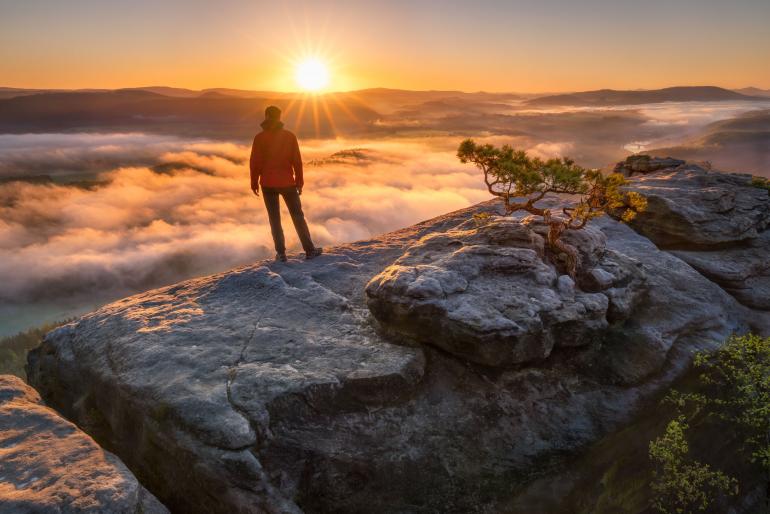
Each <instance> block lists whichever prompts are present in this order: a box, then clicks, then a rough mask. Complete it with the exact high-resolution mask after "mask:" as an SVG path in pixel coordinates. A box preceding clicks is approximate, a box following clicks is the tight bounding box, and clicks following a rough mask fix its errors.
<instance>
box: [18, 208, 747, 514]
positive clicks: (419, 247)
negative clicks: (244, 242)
mask: <svg viewBox="0 0 770 514" xmlns="http://www.w3.org/2000/svg"><path fill="white" fill-rule="evenodd" d="M559 202H561V200H559V199H558V198H552V199H548V200H547V201H545V202H544V203H543V204H544V205H546V204H547V205H552V207H554V208H556V207H557V206H558V205H559V204H560V203H559ZM497 209H499V206H498V204H496V203H486V204H481V205H479V206H475V207H473V208H469V209H466V210H463V211H458V212H455V213H450V214H447V215H445V216H441V217H439V218H436V219H433V220H429V221H426V222H424V223H420V224H418V225H415V226H413V227H408V228H406V229H403V230H400V231H397V232H393V233H390V234H385V235H382V236H378V237H375V238H373V239H370V240H367V241H360V242H357V243H352V244H348V245H342V246H338V247H335V248H329V249H328V253H325V254H324V255H323V256H321V257H319V258H318V259H314V260H312V261H309V262H304V261H299V260H297V259H290V260H289V262H288V263H285V264H284V263H276V262H260V263H255V264H253V265H250V266H246V267H243V268H240V269H236V270H233V271H229V272H226V273H222V274H219V275H214V276H210V277H204V278H198V279H194V280H190V281H187V282H183V283H180V284H176V285H173V286H169V287H166V288H162V289H158V290H155V291H150V292H147V293H144V294H141V295H138V296H134V297H131V298H127V299H125V300H121V301H119V302H116V303H113V304H111V305H107V306H105V307H103V308H101V309H99V310H98V311H96V312H94V313H91V314H88V315H86V316H84V317H82V318H80V319H79V320H76V321H74V322H73V323H71V324H69V325H66V326H64V327H61V328H59V329H57V330H55V331H53V332H51V333H49V334H48V335H47V336H46V338H45V340H44V342H43V344H42V345H41V346H40V347H39V348H38V349H36V350H35V351H33V352H32V353H31V354H30V357H29V369H28V372H29V377H30V380H31V382H32V383H33V384H34V385H35V387H37V388H38V390H39V391H40V392H41V394H42V395H43V397H44V398H45V399H46V401H47V402H49V403H50V404H51V405H52V406H54V407H56V408H57V409H59V410H60V411H61V412H63V413H65V414H66V415H67V416H68V417H70V418H71V419H73V420H75V421H76V422H77V423H78V424H79V425H80V426H81V427H83V428H84V429H85V430H87V431H88V433H89V434H91V435H93V437H94V438H95V439H96V440H98V441H99V442H100V443H102V444H103V445H104V446H105V447H106V448H107V449H109V450H111V451H114V452H115V453H116V454H118V455H120V456H121V457H122V458H123V459H124V461H125V462H126V463H127V464H128V465H129V466H131V468H132V469H134V470H135V471H136V472H137V473H139V474H140V476H141V477H142V480H143V483H144V484H145V486H146V487H148V488H149V489H150V490H151V491H152V492H153V493H154V494H155V495H156V496H157V497H158V498H160V499H161V500H162V501H163V502H164V503H165V504H166V505H168V506H169V508H171V509H172V510H174V511H178V512H192V513H196V512H206V513H218V512H223V513H224V512H227V513H229V512H300V511H304V512H339V513H345V512H373V513H376V512H470V511H474V510H475V511H484V510H486V511H489V512H497V511H500V508H499V507H500V506H499V500H500V498H501V497H502V496H505V495H507V494H508V493H509V492H510V491H511V490H512V489H514V488H516V487H518V486H519V485H521V484H523V483H527V482H528V481H529V480H531V479H532V477H533V476H535V475H537V474H538V473H540V472H542V471H543V469H545V466H546V465H552V464H553V463H554V462H555V461H558V459H561V458H566V457H568V456H570V455H573V454H574V453H575V452H576V451H578V450H579V449H581V448H584V447H585V446H586V445H589V444H591V443H592V442H594V441H596V440H597V439H598V438H600V437H601V436H602V435H603V434H606V433H607V432H608V431H611V430H613V429H614V428H616V427H619V426H621V425H622V424H623V423H625V422H626V421H627V420H628V419H629V418H630V417H631V416H632V415H633V413H634V412H636V411H637V409H638V408H639V407H640V405H642V404H643V403H644V402H645V401H646V400H648V399H651V398H654V397H655V396H656V395H657V394H659V393H660V391H661V390H662V389H663V388H665V387H666V386H667V385H668V384H670V383H671V381H672V380H674V379H675V378H676V377H677V376H679V375H680V374H681V373H682V372H683V370H684V369H686V368H687V366H688V365H689V363H690V360H691V358H692V351H693V350H696V349H703V348H714V347H716V346H717V345H718V344H720V343H721V341H723V340H724V339H725V338H726V337H727V336H728V335H729V334H731V333H733V332H735V331H742V330H745V324H744V322H743V318H742V316H743V311H742V310H741V307H740V306H739V305H738V304H737V303H736V302H735V300H734V299H733V298H732V297H730V296H729V295H727V294H726V293H725V292H724V291H723V290H722V289H720V288H719V287H718V286H717V285H715V284H713V283H712V282H710V281H709V280H707V279H706V278H705V277H703V276H702V275H701V274H699V273H698V272H696V271H695V270H693V269H692V268H691V267H690V266H688V265H687V264H686V263H684V262H683V261H682V260H681V259H679V258H677V257H675V256H673V255H671V254H669V253H666V252H663V251H661V250H659V249H658V248H657V247H656V246H655V245H654V244H652V243H651V242H650V241H649V240H648V239H646V238H645V237H643V236H641V235H639V234H637V233H635V232H634V231H633V230H631V229H630V228H629V227H628V226H626V225H622V224H620V223H618V222H617V221H615V220H612V219H610V218H602V219H598V220H595V221H593V222H592V223H591V225H590V226H589V229H588V230H583V231H578V232H580V233H579V234H578V233H576V234H575V237H581V238H587V241H588V243H586V244H587V247H586V249H584V252H583V254H582V255H581V266H582V267H581V272H580V273H579V276H578V277H577V281H576V282H575V281H572V280H571V279H569V277H564V276H560V275H559V274H557V272H556V271H555V269H556V268H555V267H554V266H552V265H550V264H547V263H545V262H544V261H543V260H542V258H541V257H540V255H539V252H540V251H541V248H542V241H541V237H539V235H538V233H537V226H536V224H533V223H528V224H527V225H528V226H524V227H522V226H521V225H522V224H521V223H518V222H517V221H516V220H510V219H494V220H492V222H491V223H489V224H487V225H483V226H478V227H477V226H476V225H475V222H474V221H473V218H472V216H473V214H476V213H480V212H486V213H490V212H495V211H496V210H497ZM591 227H593V228H591ZM570 237H572V236H570ZM574 242H577V240H575V241H574ZM420 259H424V262H422V263H421V262H420ZM399 260H400V264H398V265H396V264H395V263H396V262H398V261H399ZM400 267H403V268H405V269H404V270H401V269H400ZM388 269H390V272H388V273H389V274H390V275H393V277H392V278H393V282H394V284H393V285H392V287H394V288H395V287H398V288H400V289H399V290H403V291H404V294H407V292H408V295H409V296H408V298H409V302H411V303H410V304H409V305H416V304H417V303H418V302H419V301H432V302H433V303H434V304H435V305H436V306H437V308H438V307H440V308H443V309H445V310H446V312H443V311H441V312H439V313H438V314H439V315H440V316H443V317H444V318H445V320H446V321H445V322H446V323H447V325H446V326H445V327H442V328H441V329H440V330H441V331H439V329H435V330H434V333H433V334H432V338H431V339H430V340H428V339H427V338H426V339H422V340H421V341H418V342H417V343H415V341H413V340H412V338H411V337H404V333H402V332H400V329H399V328H398V327H397V326H395V325H394V326H389V325H388V323H387V322H385V323H380V322H376V323H375V320H374V318H373V317H372V316H371V314H370V311H369V309H368V307H367V296H366V294H365V293H364V290H365V288H366V286H367V284H368V283H369V282H370V281H371V280H372V278H373V277H375V276H378V275H380V274H382V273H383V272H385V271H386V270H388ZM409 269H411V270H412V271H408V270H409ZM410 273H414V275H409V274H410ZM624 274H625V275H624ZM390 275H388V274H386V275H383V276H382V277H381V278H382V280H380V282H381V283H382V284H385V283H389V280H390V279H388V278H387V277H388V276H390ZM409 276H412V277H413V278H412V279H409V278H403V277H409ZM399 277H402V278H400V279H399ZM420 277H423V278H422V279H420ZM495 277H496V278H498V279H499V280H495ZM560 277H561V278H560ZM622 277H625V278H622ZM642 278H644V279H643V280H642ZM496 282H502V283H503V285H499V284H497V283H496ZM372 287H374V286H372ZM387 287H391V286H390V285H389V286H387ZM500 287H502V289H499V288H500ZM439 290H440V293H439ZM517 292H521V293H522V294H524V293H526V294H533V295H536V299H535V300H533V301H531V305H530V308H531V309H532V310H533V312H534V311H535V310H536V309H537V310H538V312H542V313H543V318H540V317H539V316H537V315H531V316H530V315H529V314H528V313H527V312H526V305H524V303H526V302H522V303H518V304H517V303H515V302H514V301H513V300H511V299H510V298H507V297H506V298H494V295H503V294H506V295H507V294H511V293H517ZM444 294H446V296H447V298H442V295H444ZM462 295H468V296H467V297H466V300H463V298H462ZM375 296H376V295H375ZM388 297H389V298H394V296H393V295H390V296H388ZM394 301H395V298H394ZM452 302H455V303H452ZM482 304H483V305H482ZM463 305H464V307H463ZM455 306H456V308H455ZM396 307H397V305H396ZM462 308H465V309H468V311H467V312H468V316H467V319H464V318H463V317H462V316H461V314H462V313H463V311H462ZM498 308H499V310H498ZM375 309H376V307H375ZM481 309H489V311H488V312H491V314H492V315H495V316H499V318H497V322H498V323H499V325H492V326H490V327H489V329H490V330H491V331H495V330H496V331H500V332H502V331H505V330H508V331H509V332H510V333H513V331H512V330H511V324H513V323H519V324H520V325H521V326H524V327H526V328H527V329H531V326H537V324H538V323H540V324H541V325H542V326H543V328H542V329H540V328H537V330H542V331H543V333H544V334H546V337H550V341H549V342H547V343H546V344H545V345H541V346H538V344H537V342H536V341H534V340H531V341H526V344H524V343H522V344H520V345H519V346H518V348H520V350H515V349H514V347H515V345H513V344H512V342H513V341H515V340H519V341H523V340H524V339H526V338H523V339H522V338H519V339H514V338H513V336H512V337H511V339H509V340H508V343H506V345H504V346H503V347H502V348H501V351H502V352H503V354H504V355H505V357H504V359H506V360H508V361H513V360H518V357H516V356H521V355H526V354H528V352H531V353H530V354H531V355H535V356H536V358H535V360H527V361H525V362H520V363H519V364H517V365H514V366H511V367H508V366H505V367H500V366H488V365H486V364H479V363H478V361H479V359H476V361H473V360H471V359H470V358H469V355H470V356H473V355H474V353H473V352H470V353H467V354H466V353H464V352H462V351H456V350H455V351H453V352H452V351H446V349H448V348H449V349H453V347H449V346H447V345H445V344H444V343H442V340H443V339H447V338H453V337H455V336H454V334H452V333H451V332H450V331H453V330H460V329H463V330H470V328H468V327H471V328H473V323H474V321H469V320H472V316H473V315H475V314H474V312H479V311H480V310H481ZM492 309H494V310H492ZM517 309H518V310H517ZM394 310H395V307H394ZM495 311H497V312H495ZM450 312H454V313H455V317H454V318H452V319H450V318H449V317H448V315H447V313H450ZM543 319H545V320H546V321H545V322H543ZM484 322H485V321H484V320H483V319H481V320H479V323H480V324H481V323H484ZM426 323H435V322H434V321H432V320H428V321H426ZM452 323H455V324H452ZM527 323H530V324H534V325H531V326H527V325H526V324H527ZM433 326H434V327H435V326H436V325H433ZM456 327H460V328H456ZM463 327H464V328H463ZM500 332H499V333H500ZM421 337H427V336H426V334H425V333H422V334H421ZM489 342H490V344H494V343H493V342H492V341H491V339H490V340H489ZM489 348H490V351H488V352H486V353H484V358H483V359H482V360H484V361H485V362H493V363H494V362H496V360H497V359H499V357H497V356H496V354H495V353H494V351H492V350H491V348H493V347H492V346H490V347H489ZM506 352H507V353H506ZM478 353H479V352H476V354H478ZM514 357H515V358H514ZM180 477H183V478H180Z"/></svg>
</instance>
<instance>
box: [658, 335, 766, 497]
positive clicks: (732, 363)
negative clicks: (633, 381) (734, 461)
mask: <svg viewBox="0 0 770 514" xmlns="http://www.w3.org/2000/svg"><path fill="white" fill-rule="evenodd" d="M695 366H696V368H697V369H699V370H700V375H699V376H698V382H699V384H700V387H699V388H698V391H699V392H697V393H680V392H678V391H672V392H671V393H670V394H669V395H668V396H667V397H666V400H665V401H667V402H670V403H672V404H674V405H675V406H676V407H677V408H678V410H679V412H680V416H679V417H678V418H677V419H675V420H673V421H672V422H671V423H669V425H668V427H667V429H666V432H665V433H664V435H663V436H661V437H659V438H658V439H656V440H655V441H653V442H652V443H651V444H650V458H651V459H652V460H653V461H654V462H655V464H656V465H657V466H658V471H657V473H656V476H655V481H654V483H653V489H654V490H656V492H658V493H659V494H660V498H661V499H656V501H655V503H654V506H655V507H656V508H658V510H660V511H661V512H691V510H686V509H688V508H689V509H694V508H698V510H703V509H705V508H706V507H705V506H707V505H708V504H710V503H711V501H712V500H713V498H714V495H715V494H717V493H719V492H720V491H722V492H724V491H726V490H727V489H728V488H729V486H730V485H731V484H732V483H733V480H732V479H728V478H727V477H726V476H725V475H724V474H722V473H721V472H719V471H712V470H711V469H710V468H708V466H706V465H703V464H700V463H698V462H696V461H688V460H687V456H686V454H687V450H688V444H687V439H686V431H687V428H688V426H687V423H686V421H685V419H686V418H685V416H684V415H683V414H681V413H683V412H689V413H690V416H691V417H695V416H698V417H700V418H701V419H703V420H705V421H706V422H707V423H710V424H712V425H713V424H719V426H720V427H722V430H723V431H729V433H731V434H737V435H738V438H739V440H740V443H741V446H742V451H741V452H740V453H739V454H738V455H736V458H739V459H740V458H743V459H746V461H750V462H752V463H755V464H756V465H758V466H759V467H760V468H761V469H762V471H763V472H764V474H765V481H766V482H767V483H768V490H770V337H765V338H763V337H759V336H756V335H751V334H749V335H745V336H733V337H731V338H730V339H729V340H728V341H727V342H726V343H725V344H724V345H723V346H722V347H720V348H719V349H718V350H716V351H713V352H705V353H699V354H697V355H696V357H695ZM663 498H666V499H668V500H670V499H671V498H675V499H678V500H681V502H679V503H671V504H670V506H674V505H676V509H685V510H666V503H665V500H664V499H663ZM658 500H659V501H658Z"/></svg>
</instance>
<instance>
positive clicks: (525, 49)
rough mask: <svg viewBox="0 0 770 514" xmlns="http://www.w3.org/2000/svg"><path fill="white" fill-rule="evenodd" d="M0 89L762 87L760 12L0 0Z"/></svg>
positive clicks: (547, 1)
mask: <svg viewBox="0 0 770 514" xmlns="http://www.w3.org/2000/svg"><path fill="white" fill-rule="evenodd" d="M0 13H1V14H2V15H1V16H0V86H7V87H31V88H90V87H93V88H117V87H135V86H149V85H165V86H175V87H186V88H192V89H202V88H207V87H232V88H242V89H252V90H272V91H292V90H297V89H298V86H297V83H296V81H295V79H294V68H295V67H296V65H297V63H298V62H300V61H302V60H303V59H306V58H308V57H317V58H318V59H320V60H322V61H324V62H325V63H326V64H327V66H328V67H329V70H330V75H331V80H330V83H329V85H328V89H329V90H337V91H344V90H352V89H361V88H368V87H391V88H404V89H459V90H464V91H479V90H484V91H512V92H513V91H515V92H532V93H541V92H553V91H568V90H587V89H599V88H605V87H607V88H616V89H635V88H658V87H666V86H673V85H705V84H708V85H718V86H722V87H731V88H737V87H745V86H757V87H762V88H770V63H769V62H768V58H767V56H768V55H770V23H768V21H770V1H768V0H733V1H731V2H725V1H723V0H666V1H661V0H646V1H639V0H634V1H629V0H612V1H609V0H583V1H578V0H538V1H534V0H533V1H530V0H508V1H477V2H467V1H454V0H444V1H440V2H439V1H435V2H425V1H423V2H419V1H402V0H390V1H346V0H330V1H326V2H301V1H287V2H275V1H271V2H259V1H254V0H219V1H216V2H213V1H203V0H186V1H185V0H132V1H128V0H125V1H110V0H68V1H66V2H63V1H61V0H24V1H19V0H0Z"/></svg>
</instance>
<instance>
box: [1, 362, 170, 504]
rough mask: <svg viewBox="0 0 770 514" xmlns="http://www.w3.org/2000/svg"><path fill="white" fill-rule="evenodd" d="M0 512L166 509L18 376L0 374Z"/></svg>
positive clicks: (110, 456) (129, 473)
mask: <svg viewBox="0 0 770 514" xmlns="http://www.w3.org/2000/svg"><path fill="white" fill-rule="evenodd" d="M0 512H4V513H19V514H21V513H38V514H43V513H51V514H54V513H61V512H67V513H73V514H75V513H94V514H97V513H98V514H113V513H114V514H133V513H136V514H163V513H167V512H168V510H166V508H165V507H163V505H161V504H160V503H159V502H158V500H157V499H155V497H154V496H153V495H152V494H150V493H149V492H147V490H145V489H144V487H142V486H141V485H140V484H139V483H138V482H137V480H136V478H135V477H134V475H133V474H131V472H130V471H129V470H128V468H126V466H125V465H124V464H123V463H122V462H121V461H120V459H118V458H117V457H115V456H114V455H112V454H110V453H108V452H105V451H104V450H102V449H101V448H99V446H97V444H96V443H95V442H94V441H93V439H91V437H89V436H88V435H86V434H84V433H83V432H81V431H80V430H79V429H78V428H77V427H76V426H75V425H73V424H72V423H70V422H69V421H66V420H64V419H62V418H61V417H60V416H59V415H58V414H57V413H56V412H54V411H53V410H51V409H49V408H48V407H45V406H44V405H43V404H42V402H41V400H40V396H39V395H38V394H37V392H35V390H34V389H32V388H31V387H29V386H28V385H26V384H24V382H22V380H21V379H19V378H17V377H14V376H11V375H2V376H0Z"/></svg>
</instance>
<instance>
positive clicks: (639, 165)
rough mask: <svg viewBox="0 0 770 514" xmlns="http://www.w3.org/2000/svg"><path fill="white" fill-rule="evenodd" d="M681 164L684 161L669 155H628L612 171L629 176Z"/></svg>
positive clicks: (675, 166)
mask: <svg viewBox="0 0 770 514" xmlns="http://www.w3.org/2000/svg"><path fill="white" fill-rule="evenodd" d="M683 164H685V161H683V160H681V159H673V158H671V157H653V156H650V155H644V154H641V155H629V156H628V157H627V158H626V160H625V161H620V162H619V163H617V164H616V165H615V169H614V170H613V172H615V173H622V174H623V175H625V176H626V177H631V176H633V175H634V174H635V173H641V174H645V173H653V172H655V171H660V170H665V169H673V168H677V167H679V166H682V165H683Z"/></svg>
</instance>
